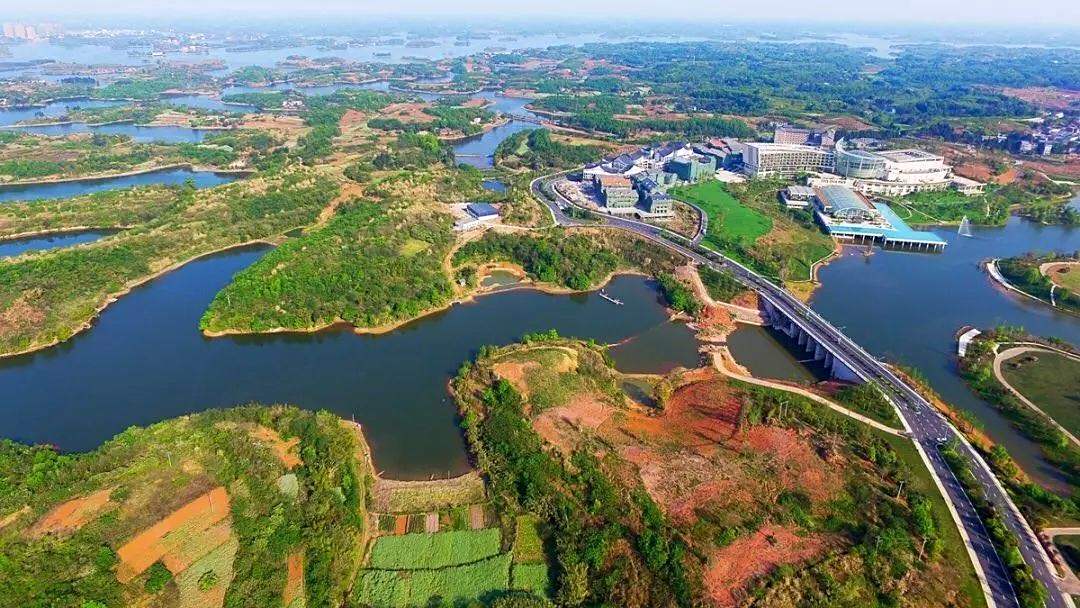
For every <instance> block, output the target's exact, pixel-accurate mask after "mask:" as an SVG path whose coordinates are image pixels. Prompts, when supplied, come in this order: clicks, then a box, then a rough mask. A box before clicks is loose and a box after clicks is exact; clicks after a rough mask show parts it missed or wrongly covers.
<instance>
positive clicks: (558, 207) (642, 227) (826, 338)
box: [532, 178, 1073, 608]
mask: <svg viewBox="0 0 1080 608" xmlns="http://www.w3.org/2000/svg"><path fill="white" fill-rule="evenodd" d="M542 179H543V178H541V179H537V180H535V181H534V182H533V183H532V190H533V193H534V195H535V196H536V198H537V199H538V200H540V201H541V202H543V203H544V204H545V205H546V206H547V207H548V209H549V210H550V211H551V215H552V217H553V218H554V220H555V222H556V223H558V224H560V225H563V226H572V225H580V224H582V223H583V222H581V221H579V220H576V219H574V218H571V217H569V216H568V215H567V213H566V211H565V210H569V209H571V208H573V207H574V206H575V205H574V203H573V202H572V201H570V200H568V199H566V198H565V197H563V196H562V195H561V194H559V193H558V192H557V191H555V190H554V189H553V188H546V190H547V193H546V194H545V192H544V190H545V188H544V186H543V182H542ZM549 196H552V197H553V198H549ZM603 217H604V223H605V224H607V225H609V226H614V227H617V228H622V229H624V230H629V231H632V232H635V233H637V234H640V235H642V236H644V237H646V238H649V239H651V240H654V241H656V242H658V243H660V244H661V245H664V246H666V247H668V248H670V249H673V250H675V251H678V252H679V253H681V254H683V255H684V256H686V257H687V258H689V259H691V260H693V261H695V262H696V263H698V264H703V265H707V266H711V267H723V268H724V269H725V270H727V271H729V272H731V273H732V274H733V275H734V276H735V277H736V278H737V279H739V280H740V281H742V282H743V283H744V284H746V285H747V286H748V287H750V288H752V289H754V290H755V291H756V292H757V293H758V296H759V297H761V298H764V299H766V300H767V301H768V302H769V303H770V304H772V305H773V306H774V307H775V308H777V309H778V310H780V311H782V312H783V313H784V314H785V315H786V316H787V317H788V318H790V319H791V320H793V321H794V322H795V323H797V324H798V325H800V326H801V327H802V328H803V329H804V330H805V331H807V332H808V333H809V334H810V335H812V336H814V338H815V339H816V340H817V341H818V342H819V343H821V344H822V346H823V347H825V348H826V349H827V350H828V351H829V352H831V353H832V354H833V356H834V357H836V358H837V359H839V360H841V361H842V362H843V363H844V364H845V365H847V366H848V367H849V368H850V369H851V370H852V371H854V372H855V373H856V374H857V375H859V376H860V377H862V378H863V379H864V380H868V381H869V380H873V381H876V382H877V383H878V385H879V386H881V387H882V389H883V390H884V391H885V393H886V395H887V396H888V397H889V398H890V399H891V400H892V401H893V403H895V404H896V406H897V411H898V412H899V413H900V417H901V419H902V420H903V421H904V427H905V428H906V429H908V430H909V432H910V434H911V436H912V438H913V439H914V440H915V441H917V442H918V444H919V445H920V446H921V447H922V449H923V451H924V452H925V453H926V454H927V456H928V457H929V460H930V464H931V466H932V467H933V471H932V472H933V473H934V474H935V476H936V477H937V478H938V480H939V481H940V482H941V483H942V486H943V487H944V489H945V492H946V495H947V496H946V498H947V500H948V501H949V502H950V503H951V504H952V506H953V508H955V510H956V512H957V514H958V515H959V518H960V521H961V523H962V524H963V528H964V530H963V532H965V533H966V536H967V538H968V540H969V542H970V545H971V548H972V550H973V551H974V553H975V555H976V556H977V558H978V560H979V565H980V566H981V568H982V572H983V573H984V574H985V576H986V580H987V583H988V587H989V591H990V595H991V597H992V599H993V602H994V603H995V604H996V605H997V606H998V607H999V608H1008V607H1016V606H1019V603H1018V602H1017V599H1016V593H1015V592H1014V591H1013V588H1012V583H1011V581H1010V579H1009V576H1008V571H1007V570H1006V568H1005V566H1004V564H1003V563H1002V561H1001V559H1000V557H999V556H998V554H997V552H996V551H995V550H994V547H993V544H992V542H991V541H990V537H989V535H988V534H987V531H986V528H985V527H984V526H983V523H982V521H981V519H980V518H979V517H978V515H977V514H976V512H975V508H974V506H973V505H972V503H971V500H970V499H969V498H968V496H967V494H965V493H964V490H963V488H962V487H961V486H960V483H959V482H958V481H957V479H956V477H955V475H953V473H952V470H951V469H950V468H949V467H948V466H947V465H946V463H945V460H944V458H943V457H942V456H941V454H940V453H939V451H938V447H939V445H940V444H942V443H944V442H945V441H948V440H950V439H954V438H955V439H957V440H958V441H959V445H960V446H961V452H962V454H963V455H964V456H965V457H966V458H967V459H968V461H969V464H970V468H971V470H972V472H973V473H974V474H975V477H976V479H978V481H979V483H980V485H981V486H982V489H983V493H984V494H985V495H986V498H987V499H988V500H989V501H990V502H991V503H993V504H994V506H995V508H997V510H998V512H999V513H1001V516H1002V517H1003V518H1004V520H1005V523H1006V525H1007V526H1008V527H1009V529H1010V531H1012V532H1013V533H1014V534H1015V535H1016V536H1017V538H1018V539H1019V543H1020V551H1021V553H1022V554H1023V557H1024V561H1026V562H1027V563H1028V564H1029V565H1030V566H1031V567H1032V569H1033V571H1034V574H1035V577H1036V578H1038V579H1039V580H1040V581H1042V583H1043V584H1044V585H1046V588H1047V591H1048V592H1049V600H1048V602H1047V605H1048V606H1052V607H1054V608H1072V606H1073V604H1072V600H1071V599H1069V598H1067V596H1065V595H1064V594H1063V593H1062V592H1061V590H1060V589H1059V588H1058V584H1057V583H1058V577H1057V574H1056V573H1055V572H1054V570H1053V568H1052V566H1051V565H1050V562H1049V558H1048V557H1047V555H1046V552H1045V550H1044V549H1043V547H1042V545H1040V544H1039V541H1038V539H1037V538H1036V537H1035V533H1034V531H1033V530H1032V529H1031V527H1030V526H1028V524H1027V522H1026V520H1024V519H1023V517H1022V516H1021V515H1020V512H1019V511H1018V510H1017V508H1016V506H1015V504H1013V502H1012V499H1011V498H1009V496H1008V494H1007V493H1006V492H1005V489H1004V488H1003V487H1002V486H1001V485H1000V483H999V482H998V481H997V479H996V478H995V477H994V475H993V473H991V471H990V469H989V466H988V465H987V464H986V462H985V461H984V460H983V459H982V457H981V456H979V455H978V454H977V453H975V450H974V448H972V447H971V445H970V444H969V443H968V442H967V441H966V440H965V439H964V438H963V437H962V436H961V435H960V433H959V431H957V430H956V428H955V427H953V426H952V424H950V423H949V422H948V421H947V420H946V419H945V418H944V416H942V415H941V414H940V413H939V412H938V411H937V410H935V409H934V408H933V407H932V406H931V405H930V403H928V402H927V401H926V399H924V398H923V397H922V396H921V395H920V394H919V393H918V392H916V391H915V390H914V389H912V388H911V387H910V386H908V385H907V384H906V383H905V382H903V381H902V380H900V379H899V378H898V377H897V376H896V374H894V373H893V372H892V370H891V369H889V368H888V367H887V366H886V365H885V364H884V363H882V362H881V361H879V360H878V359H877V358H875V357H873V356H872V355H870V354H869V353H868V352H866V350H864V349H863V348H862V347H861V346H859V345H858V344H856V343H855V342H854V341H852V340H851V339H850V338H848V337H847V336H846V335H845V334H844V333H843V332H841V331H840V330H839V329H837V328H836V327H834V326H833V325H832V324H831V323H829V322H828V321H827V320H825V319H824V318H823V317H821V315H819V314H817V313H816V312H814V311H813V310H812V309H811V308H810V307H809V306H807V305H806V304H804V303H803V302H802V301H800V300H798V299H797V298H795V297H794V296H792V295H791V294H790V293H788V292H787V290H785V289H782V288H781V287H779V286H777V285H775V284H774V283H772V282H771V281H769V280H768V279H766V278H764V277H762V276H761V275H759V274H757V273H755V272H753V271H752V270H750V269H748V268H746V267H745V266H743V265H741V264H739V263H738V262H735V261H734V260H731V259H729V258H726V257H724V256H722V255H720V254H718V253H715V252H711V251H709V250H706V249H703V248H701V247H694V248H693V249H691V248H688V247H685V246H683V245H680V244H678V243H675V242H672V241H671V240H669V239H666V238H664V233H665V232H666V231H664V230H663V229H661V228H658V227H656V226H652V225H649V224H645V223H643V222H638V221H635V220H630V219H624V218H618V217H611V216H603Z"/></svg>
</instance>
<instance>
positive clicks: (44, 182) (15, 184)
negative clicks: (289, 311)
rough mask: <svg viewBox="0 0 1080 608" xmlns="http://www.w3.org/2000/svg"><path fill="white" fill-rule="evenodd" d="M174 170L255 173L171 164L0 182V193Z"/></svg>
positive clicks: (229, 173) (235, 173) (242, 170)
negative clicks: (117, 171) (115, 171)
mask: <svg viewBox="0 0 1080 608" xmlns="http://www.w3.org/2000/svg"><path fill="white" fill-rule="evenodd" d="M176 169H183V170H187V171H191V172H192V173H214V174H216V175H251V174H253V173H255V171H254V170H253V169H215V168H211V167H205V166H202V165H195V164H192V163H173V164H169V165H162V166H160V167H151V168H149V169H132V170H130V171H125V172H123V173H112V174H109V175H92V176H84V177H59V178H51V179H39V180H29V181H28V180H22V181H14V182H0V191H2V190H4V189H6V188H9V187H11V188H22V187H26V186H47V185H50V184H69V183H77V182H102V181H108V180H111V179H121V178H125V177H134V176H137V175H146V174H148V173H163V172H165V171H173V170H176Z"/></svg>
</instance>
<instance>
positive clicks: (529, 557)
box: [514, 515, 544, 564]
mask: <svg viewBox="0 0 1080 608" xmlns="http://www.w3.org/2000/svg"><path fill="white" fill-rule="evenodd" d="M514 523H515V530H514V563H516V564H535V563H538V562H542V561H544V545H543V542H542V541H541V540H540V532H539V530H538V529H537V527H536V526H537V524H538V523H539V520H538V519H537V518H536V516H534V515H519V516H518V518H517V519H516V520H515V522H514Z"/></svg>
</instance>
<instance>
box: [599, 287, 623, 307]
mask: <svg viewBox="0 0 1080 608" xmlns="http://www.w3.org/2000/svg"><path fill="white" fill-rule="evenodd" d="M600 297H601V298H604V299H605V300H607V301H608V302H611V303H612V304H614V305H616V306H622V305H623V303H622V300H618V299H615V298H613V297H611V296H609V295H608V294H607V292H606V291H604V290H603V289H601V290H600Z"/></svg>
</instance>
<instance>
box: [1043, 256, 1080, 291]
mask: <svg viewBox="0 0 1080 608" xmlns="http://www.w3.org/2000/svg"><path fill="white" fill-rule="evenodd" d="M1048 270H1049V272H1047V278H1048V279H1050V280H1051V281H1053V282H1054V283H1055V284H1056V285H1058V286H1059V287H1064V288H1065V289H1068V290H1069V291H1071V292H1073V293H1080V263H1072V264H1066V263H1061V264H1055V265H1053V266H1051V267H1050V268H1049V269H1048Z"/></svg>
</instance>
